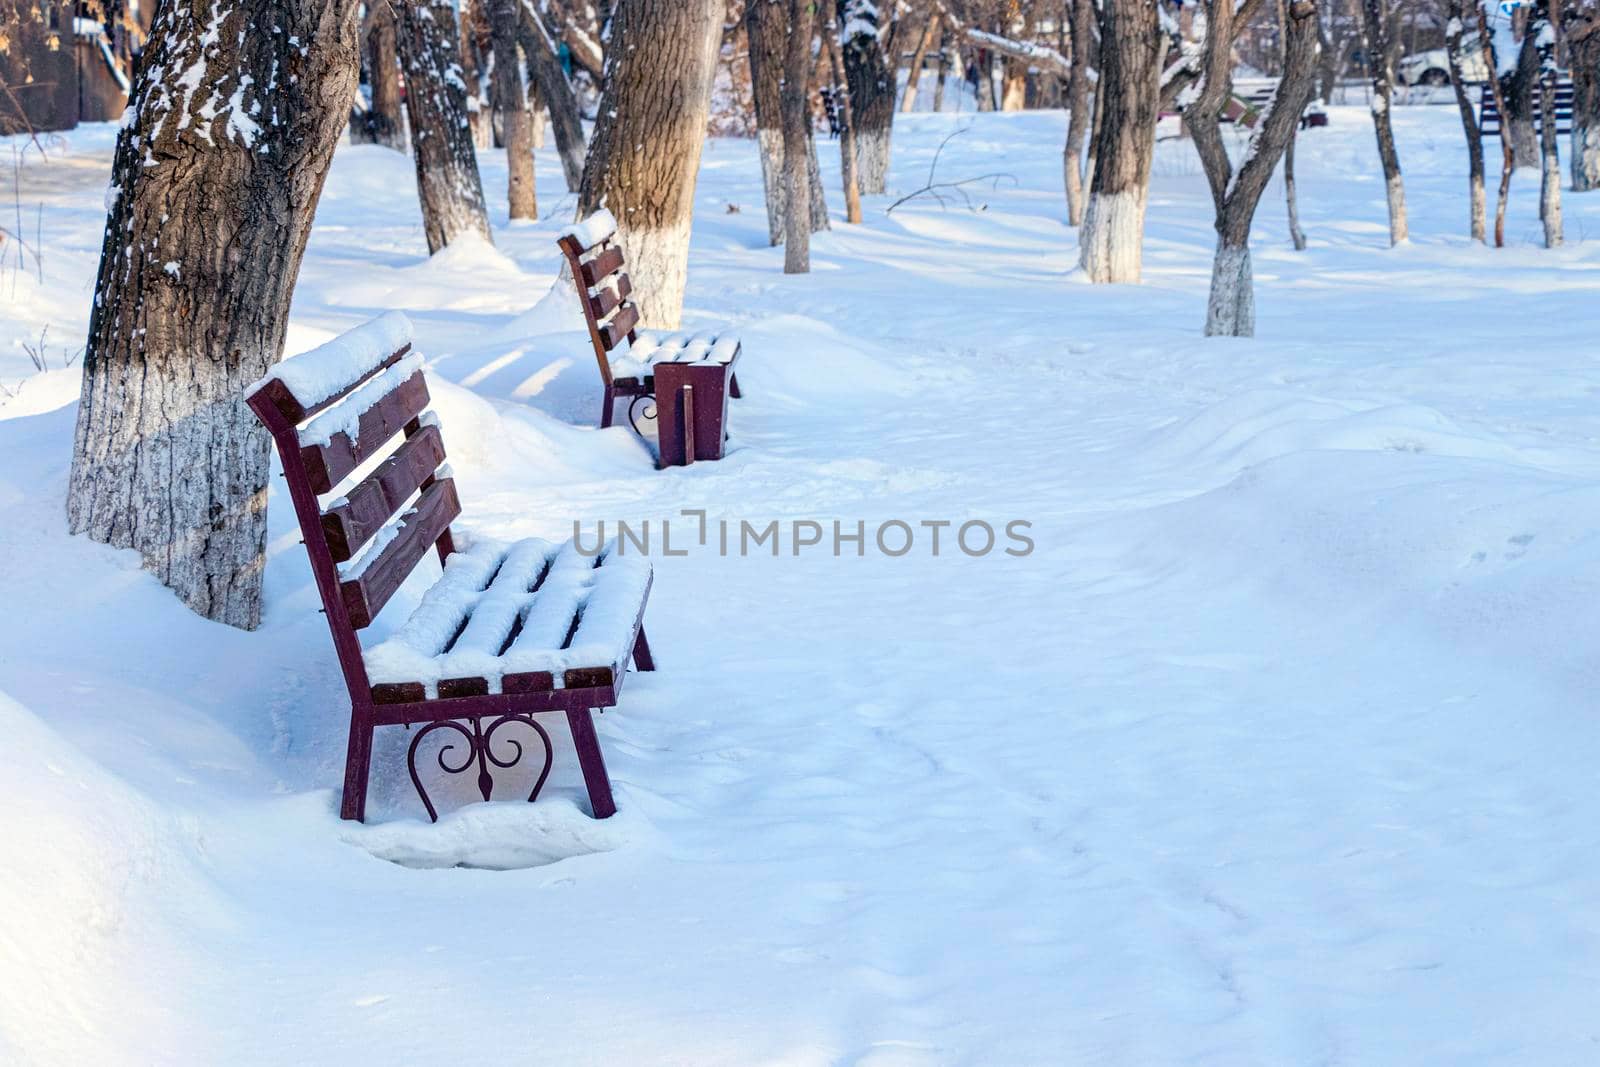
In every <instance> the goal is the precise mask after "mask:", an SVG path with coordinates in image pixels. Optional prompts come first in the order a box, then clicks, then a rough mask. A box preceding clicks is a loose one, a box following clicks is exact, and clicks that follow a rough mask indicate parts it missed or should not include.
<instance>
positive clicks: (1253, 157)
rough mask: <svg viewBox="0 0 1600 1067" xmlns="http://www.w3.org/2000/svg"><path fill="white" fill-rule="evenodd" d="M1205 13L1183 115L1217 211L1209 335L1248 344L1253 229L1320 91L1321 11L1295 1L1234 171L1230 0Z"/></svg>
mask: <svg viewBox="0 0 1600 1067" xmlns="http://www.w3.org/2000/svg"><path fill="white" fill-rule="evenodd" d="M1205 10H1206V40H1205V67H1204V71H1205V73H1204V80H1203V83H1202V88H1201V91H1200V96H1199V99H1197V100H1196V101H1195V102H1194V103H1193V104H1192V105H1190V106H1189V108H1188V109H1187V110H1186V111H1185V112H1184V116H1183V120H1184V124H1185V125H1186V126H1187V127H1188V129H1189V132H1190V133H1191V134H1192V135H1193V137H1194V144H1195V149H1196V150H1197V151H1198V153H1199V155H1200V163H1201V165H1202V166H1203V167H1204V168H1205V172H1206V180H1207V181H1208V182H1209V184H1210V186H1211V199H1212V203H1213V204H1214V206H1215V207H1216V212H1217V217H1216V227H1217V254H1216V259H1215V260H1214V262H1213V264H1212V267H1211V297H1210V299H1209V301H1208V302H1207V304H1206V335H1207V336H1213V335H1218V334H1221V335H1224V336H1228V337H1249V336H1251V335H1253V334H1254V333H1255V318H1256V311H1255V292H1254V289H1255V286H1254V282H1253V280H1252V276H1251V270H1250V224H1251V222H1252V221H1253V220H1254V219H1255V213H1256V205H1257V204H1258V203H1260V201H1261V194H1262V193H1263V192H1264V191H1265V190H1266V188H1267V182H1268V181H1270V180H1271V178H1272V172H1273V170H1275V169H1276V168H1277V166H1278V159H1279V157H1280V156H1282V155H1283V152H1284V149H1286V148H1287V147H1288V146H1289V142H1290V140H1291V139H1292V138H1293V137H1294V132H1295V128H1296V127H1297V126H1298V125H1299V123H1300V115H1301V113H1302V112H1304V111H1305V109H1306V104H1307V103H1309V102H1310V100H1311V94H1312V92H1313V91H1314V90H1315V88H1316V74H1317V8H1316V4H1315V3H1314V2H1313V0H1295V2H1294V3H1292V4H1291V6H1290V7H1289V11H1288V19H1287V23H1288V24H1287V26H1286V27H1285V30H1286V33H1285V39H1284V63H1283V76H1282V77H1281V78H1280V79H1279V81H1278V88H1277V90H1276V92H1275V93H1274V95H1273V98H1272V103H1271V104H1270V105H1268V107H1267V111H1266V114H1265V116H1264V117H1263V118H1262V119H1261V120H1260V121H1259V122H1257V123H1256V128H1255V131H1254V132H1253V133H1252V134H1251V136H1250V143H1249V146H1248V147H1247V148H1246V149H1245V153H1244V161H1243V162H1242V163H1241V164H1240V166H1239V169H1238V171H1237V172H1235V170H1234V167H1233V163H1232V161H1231V160H1230V159H1229V158H1228V150H1227V146H1226V145H1225V144H1224V143H1223V140H1222V113H1223V110H1224V108H1225V107H1226V106H1227V105H1228V102H1229V101H1230V100H1231V98H1232V96H1233V38H1234V26H1233V18H1234V8H1233V0H1206V5H1205Z"/></svg>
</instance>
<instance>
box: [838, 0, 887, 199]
mask: <svg viewBox="0 0 1600 1067" xmlns="http://www.w3.org/2000/svg"><path fill="white" fill-rule="evenodd" d="M838 3H839V18H840V20H841V21H842V23H843V29H842V31H841V34H840V52H841V53H842V55H843V59H844V76H845V82H846V83H847V84H848V86H849V89H850V120H851V125H852V127H853V128H854V131H855V144H856V152H855V156H856V175H857V177H858V179H859V180H860V182H861V191H862V192H863V193H864V194H866V195H868V196H871V195H873V194H877V193H882V192H883V191H884V190H885V188H886V187H887V182H888V177H889V138H890V134H891V133H892V132H893V128H894V98H895V75H894V69H893V68H892V67H890V66H889V63H888V61H887V59H886V58H885V57H884V47H883V40H882V37H883V28H882V25H881V24H880V22H879V16H878V9H877V8H876V7H875V6H873V4H872V3H871V2H870V0H838Z"/></svg>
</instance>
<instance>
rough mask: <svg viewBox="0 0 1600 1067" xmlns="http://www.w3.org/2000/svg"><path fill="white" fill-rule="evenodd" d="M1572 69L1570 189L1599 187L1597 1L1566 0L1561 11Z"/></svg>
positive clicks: (1599, 25)
mask: <svg viewBox="0 0 1600 1067" xmlns="http://www.w3.org/2000/svg"><path fill="white" fill-rule="evenodd" d="M1563 20H1564V22H1565V29H1566V40H1567V58H1568V64H1569V66H1570V68H1571V71H1572V150H1571V155H1572V191H1573V192H1575V193H1586V192H1588V191H1589V190H1591V189H1597V188H1600V3H1597V0H1568V2H1567V4H1566V7H1565V10H1564V12H1563Z"/></svg>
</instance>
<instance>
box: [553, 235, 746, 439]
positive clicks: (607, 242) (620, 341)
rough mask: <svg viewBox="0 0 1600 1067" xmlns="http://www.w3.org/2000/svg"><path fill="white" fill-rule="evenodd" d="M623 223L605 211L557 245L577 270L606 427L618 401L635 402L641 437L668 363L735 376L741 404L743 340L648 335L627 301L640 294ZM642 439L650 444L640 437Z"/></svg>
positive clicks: (731, 383)
mask: <svg viewBox="0 0 1600 1067" xmlns="http://www.w3.org/2000/svg"><path fill="white" fill-rule="evenodd" d="M616 235H617V220H616V219H615V218H613V217H612V215H611V212H609V211H606V210H604V209H601V210H600V211H597V212H595V213H594V214H593V215H590V216H589V217H588V218H587V219H584V220H583V221H582V222H579V223H576V224H574V225H572V226H569V227H567V228H566V229H565V230H563V231H562V233H561V236H560V237H558V238H557V239H556V243H557V244H558V245H560V247H561V252H562V254H563V255H564V256H566V258H567V265H568V266H569V267H570V268H571V269H572V280H573V284H575V285H576V286H577V288H578V303H579V304H581V305H583V317H584V321H585V322H587V323H588V326H589V340H590V341H591V342H592V343H593V345H594V356H595V360H596V361H597V362H598V363H599V365H600V380H601V381H602V382H603V383H604V385H605V395H604V397H603V399H602V401H601V408H600V425H601V426H602V427H605V426H610V425H611V418H612V409H613V408H614V406H615V404H616V401H617V399H618V398H619V397H630V398H631V399H630V400H629V403H628V422H629V423H630V424H631V425H632V426H633V428H634V431H635V432H638V430H639V421H638V412H640V411H641V410H642V411H643V417H645V418H647V419H648V418H654V417H655V412H654V410H653V405H654V401H655V395H656V382H655V367H656V366H657V365H658V364H661V363H689V364H706V365H717V366H720V367H722V368H724V370H725V373H726V374H727V376H728V395H730V396H732V397H734V398H735V399H737V398H738V396H739V379H738V378H737V377H736V376H735V375H734V373H733V366H734V364H735V363H737V362H738V360H739V354H740V351H741V346H740V344H739V339H738V338H737V337H735V336H734V335H733V334H729V333H714V332H707V331H702V332H699V333H688V332H681V331H679V332H668V331H658V330H641V329H639V328H638V325H639V309H638V307H637V306H635V304H634V303H633V301H631V300H629V299H628V297H629V296H630V295H631V294H632V293H633V282H632V281H630V280H629V278H628V273H627V270H626V269H625V267H624V265H623V262H622V248H621V246H620V245H618V244H617V243H616ZM641 436H643V435H642V434H641Z"/></svg>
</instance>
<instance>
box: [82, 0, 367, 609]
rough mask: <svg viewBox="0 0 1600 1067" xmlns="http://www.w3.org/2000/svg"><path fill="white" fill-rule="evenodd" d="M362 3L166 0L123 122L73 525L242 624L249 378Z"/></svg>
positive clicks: (349, 70)
mask: <svg viewBox="0 0 1600 1067" xmlns="http://www.w3.org/2000/svg"><path fill="white" fill-rule="evenodd" d="M357 15H358V8H357V5H356V4H355V3H354V0H316V2H312V0H271V2H268V0H236V2H235V3H232V4H230V5H221V4H218V3H215V2H214V0H197V2H186V3H179V2H178V0H161V2H160V3H159V4H158V5H157V7H156V12H155V17H154V20H153V22H152V24H151V30H150V36H149V41H148V43H147V44H146V46H145V53H144V58H143V61H142V62H141V63H140V64H139V72H138V76H137V84H136V86H135V88H134V91H133V97H132V100H131V101H130V102H129V106H128V113H127V118H126V121H125V123H124V125H123V127H122V130H121V132H120V133H119V134H118V137H117V148H116V154H115V157H114V162H113V171H112V173H113V177H112V185H111V192H112V195H113V198H114V199H113V200H112V203H111V208H110V216H109V218H108V219H107V221H106V236H105V243H104V246H103V248H102V250H101V255H100V273H99V279H98V281H97V283H96V288H95V298H94V305H93V309H92V311H91V313H90V323H89V343H88V348H87V350H86V352H85V355H84V360H83V393H82V401H81V403H80V405H79V408H78V424H77V433H76V436H75V439H74V446H73V463H72V475H71V480H70V485H69V490H68V496H67V519H68V526H69V528H70V529H71V530H72V531H73V532H74V533H87V534H88V535H89V536H90V537H91V538H93V539H94V540H96V541H103V542H105V543H106V544H110V545H114V546H116V547H118V548H133V549H136V550H138V551H139V553H140V554H141V555H142V556H143V557H144V562H145V566H146V567H147V568H149V569H150V570H151V571H153V572H154V573H155V574H156V576H157V577H159V578H160V579H161V581H162V582H164V583H166V584H167V585H168V586H170V587H171V588H172V589H173V590H175V591H176V592H177V594H178V595H179V597H181V598H182V599H183V601H184V602H185V603H186V604H188V605H189V606H190V607H191V608H193V609H194V610H195V611H197V612H199V613H200V614H202V615H205V616H206V617H207V618H210V619H215V620H217V621H219V622H225V623H228V624H229V625H232V626H239V627H243V628H245V629H253V628H255V627H256V626H257V625H259V623H260V619H261V570H262V565H263V559H264V548H265V538H266V503H267V473H268V469H269V468H268V459H267V457H268V444H269V441H268V438H267V435H266V432H265V430H263V429H262V428H261V426H260V425H259V423H257V421H256V419H255V417H254V416H253V415H252V414H251V413H250V411H249V409H248V408H246V407H245V405H244V403H243V401H242V399H241V396H242V393H243V391H244V388H245V387H246V386H247V385H248V384H250V383H251V382H253V381H254V380H256V379H257V378H259V377H260V376H261V375H263V374H265V373H266V371H267V369H268V368H269V367H270V366H271V365H272V364H273V363H274V362H276V361H277V359H278V358H279V356H281V355H282V352H283V338H284V330H285V327H286V326H287V324H288V317H289V303H290V298H291V296H292V295H293V292H294V283H295V278H296V276H297V275H298V273H299V270H300V260H301V256H302V254H303V253H304V252H305V246H306V239H307V237H308V236H309V234H310V231H311V218H312V214H313V212H314V211H315V210H316V205H317V199H318V198H319V197H320V196H321V193H322V184H323V179H324V178H325V177H326V176H327V173H328V167H329V165H330V164H331V163H332V161H333V152H334V147H335V145H336V144H337V142H338V140H339V137H340V135H341V134H342V133H343V132H344V126H345V120H346V118H347V116H348V115H349V114H350V101H351V100H352V99H353V97H354V94H355V90H356V82H357V78H358V76H359V70H360V61H359V52H358V48H359V42H358V27H357ZM258 25H260V26H272V27H274V29H275V30H276V31H277V32H273V33H265V32H255V31H254V27H256V26H258ZM283 71H294V72H295V76H294V77H293V78H284V77H281V72H283ZM268 116H274V117H275V121H268Z"/></svg>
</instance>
